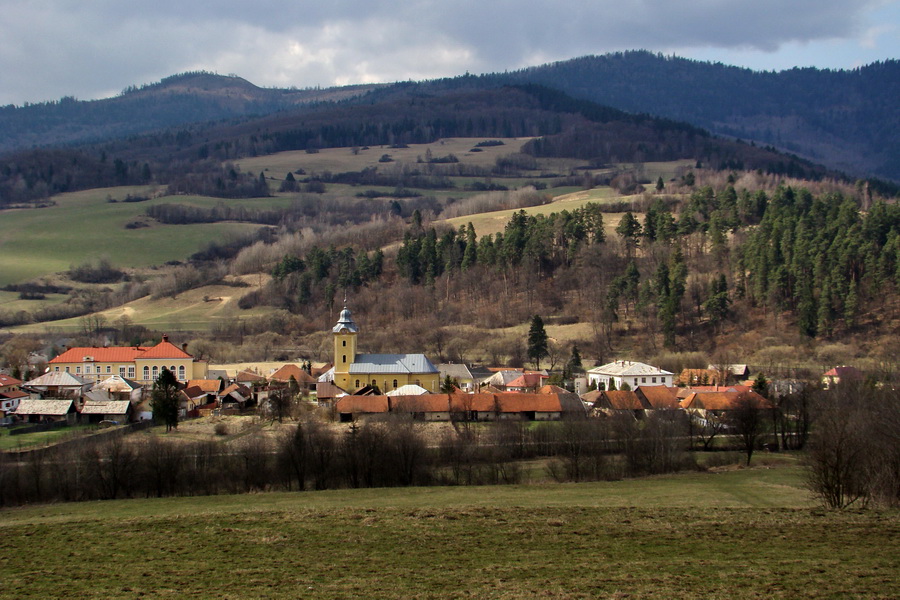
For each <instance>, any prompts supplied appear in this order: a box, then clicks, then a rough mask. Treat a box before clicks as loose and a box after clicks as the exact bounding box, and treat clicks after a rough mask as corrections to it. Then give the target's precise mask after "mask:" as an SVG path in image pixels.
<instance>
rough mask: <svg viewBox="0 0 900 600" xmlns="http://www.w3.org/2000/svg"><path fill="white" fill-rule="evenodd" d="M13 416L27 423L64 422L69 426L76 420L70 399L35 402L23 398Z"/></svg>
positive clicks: (76, 416)
mask: <svg viewBox="0 0 900 600" xmlns="http://www.w3.org/2000/svg"><path fill="white" fill-rule="evenodd" d="M13 414H14V415H15V416H17V417H18V418H19V419H21V420H23V421H25V422H27V423H50V422H54V421H66V422H67V423H68V424H69V425H74V424H75V421H76V419H77V418H78V413H77V412H76V410H75V402H74V401H73V400H71V399H66V400H60V399H57V400H35V399H33V398H23V399H22V400H21V401H20V402H19V406H18V408H16V410H15V411H14V412H13Z"/></svg>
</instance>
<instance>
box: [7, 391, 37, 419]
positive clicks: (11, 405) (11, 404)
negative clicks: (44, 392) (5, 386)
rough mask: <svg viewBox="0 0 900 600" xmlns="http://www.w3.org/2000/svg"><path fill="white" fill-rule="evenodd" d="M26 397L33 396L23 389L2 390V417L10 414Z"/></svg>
mask: <svg viewBox="0 0 900 600" xmlns="http://www.w3.org/2000/svg"><path fill="white" fill-rule="evenodd" d="M25 398H31V395H30V394H29V393H28V392H23V391H22V390H16V391H10V392H0V418H5V417H7V416H9V415H10V413H12V412H13V411H15V410H16V408H18V406H19V403H20V402H21V401H22V400H23V399H25Z"/></svg>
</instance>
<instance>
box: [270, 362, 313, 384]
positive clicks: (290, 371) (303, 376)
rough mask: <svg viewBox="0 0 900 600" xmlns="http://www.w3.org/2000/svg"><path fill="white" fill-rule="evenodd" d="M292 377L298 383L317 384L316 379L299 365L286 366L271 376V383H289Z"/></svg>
mask: <svg viewBox="0 0 900 600" xmlns="http://www.w3.org/2000/svg"><path fill="white" fill-rule="evenodd" d="M291 376H293V377H294V379H296V380H297V383H315V382H316V378H315V377H313V376H312V375H310V374H309V373H307V372H306V371H304V370H303V369H301V368H300V367H298V366H297V365H284V366H283V367H281V368H280V369H278V370H277V371H275V372H274V373H272V374H271V375H269V381H283V382H285V383H287V382H288V381H290V380H291Z"/></svg>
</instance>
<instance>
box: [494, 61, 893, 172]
mask: <svg viewBox="0 0 900 600" xmlns="http://www.w3.org/2000/svg"><path fill="white" fill-rule="evenodd" d="M486 79H489V80H492V81H497V82H524V81H528V82H534V83H540V84H542V85H545V86H547V87H551V88H555V89H558V90H561V91H563V92H566V93H567V94H570V95H572V96H574V97H576V98H584V99H588V100H591V101H594V102H597V103H599V104H603V105H607V106H612V107H615V108H618V109H621V110H625V111H629V112H636V113H648V114H653V115H658V116H661V117H668V118H670V119H676V120H678V121H685V122H687V123H692V124H694V125H697V126H699V127H703V128H704V129H708V130H710V131H712V132H713V133H718V134H722V135H729V136H734V137H736V138H740V139H744V140H747V141H750V140H754V141H756V142H757V143H758V144H764V145H772V146H775V147H777V148H779V149H782V150H786V151H789V152H793V153H796V154H799V155H801V156H805V157H807V158H810V159H812V160H813V161H815V162H819V163H823V164H825V165H828V166H829V167H832V168H834V169H838V170H842V171H846V172H848V173H852V174H855V175H858V176H872V175H874V176H877V177H886V178H890V179H893V180H895V181H900V106H898V104H897V98H900V61H897V60H888V61H885V62H878V63H873V64H870V65H866V66H863V67H859V68H857V69H853V70H850V71H831V70H827V69H824V70H822V69H815V68H795V69H790V70H787V71H780V72H774V71H772V72H766V71H764V72H759V71H751V70H750V69H743V68H739V67H733V66H728V65H723V64H721V63H715V64H714V63H708V62H701V61H695V60H689V59H685V58H678V57H674V56H673V57H667V56H663V55H660V54H653V53H651V52H643V51H641V52H624V53H615V54H606V55H603V56H586V57H582V58H576V59H572V60H568V61H562V62H558V63H553V64H548V65H542V66H539V67H533V68H529V69H525V70H522V71H518V72H515V73H510V74H497V75H491V76H487V77H486Z"/></svg>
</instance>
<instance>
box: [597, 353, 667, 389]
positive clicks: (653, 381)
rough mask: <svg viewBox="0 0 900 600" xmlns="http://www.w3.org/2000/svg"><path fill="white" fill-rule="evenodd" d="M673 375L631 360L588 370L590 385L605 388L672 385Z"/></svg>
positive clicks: (618, 361)
mask: <svg viewBox="0 0 900 600" xmlns="http://www.w3.org/2000/svg"><path fill="white" fill-rule="evenodd" d="M672 375H673V374H672V373H670V372H669V371H664V370H662V369H659V368H657V367H653V366H650V365H648V364H644V363H641V362H635V361H631V360H617V361H615V362H611V363H607V364H605V365H603V366H600V367H594V368H593V369H591V370H590V371H588V372H587V376H588V383H589V385H594V386H596V387H597V389H604V390H608V389H610V388H611V386H612V387H614V388H615V389H617V390H621V389H622V387H623V386H624V385H627V386H628V388H630V389H632V390H633V389H635V388H636V387H638V386H641V385H665V386H671V385H673V382H672Z"/></svg>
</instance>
